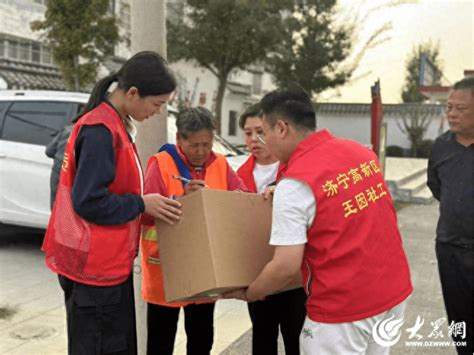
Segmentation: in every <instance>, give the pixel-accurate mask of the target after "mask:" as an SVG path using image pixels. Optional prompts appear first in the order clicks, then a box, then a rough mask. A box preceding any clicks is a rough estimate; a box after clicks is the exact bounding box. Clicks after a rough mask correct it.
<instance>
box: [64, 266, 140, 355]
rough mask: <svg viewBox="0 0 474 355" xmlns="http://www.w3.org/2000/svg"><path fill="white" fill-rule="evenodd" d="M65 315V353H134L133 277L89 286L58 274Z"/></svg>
mask: <svg viewBox="0 0 474 355" xmlns="http://www.w3.org/2000/svg"><path fill="white" fill-rule="evenodd" d="M59 284H60V285H61V288H62V289H63V291H64V299H65V303H66V315H67V336H68V354H70V355H94V354H95V355H100V354H115V355H135V354H137V333H136V323H135V298H134V294H133V277H132V275H130V277H129V279H128V280H127V281H125V282H124V283H122V284H120V285H116V286H103V287H99V286H90V285H85V284H82V283H79V282H75V281H72V280H70V279H68V278H67V277H64V276H61V275H59Z"/></svg>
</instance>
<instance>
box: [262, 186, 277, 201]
mask: <svg viewBox="0 0 474 355" xmlns="http://www.w3.org/2000/svg"><path fill="white" fill-rule="evenodd" d="M275 187H276V186H275V185H272V186H267V187H266V188H265V190H264V191H263V192H262V195H263V198H264V199H265V200H268V199H269V198H270V197H273V193H274V192H275Z"/></svg>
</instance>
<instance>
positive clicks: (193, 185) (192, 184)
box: [184, 180, 207, 195]
mask: <svg viewBox="0 0 474 355" xmlns="http://www.w3.org/2000/svg"><path fill="white" fill-rule="evenodd" d="M203 187H207V185H206V183H205V182H204V181H203V180H190V181H189V182H188V183H187V184H186V185H185V186H184V194H185V195H189V194H190V193H191V192H194V191H197V190H200V189H202V188H203Z"/></svg>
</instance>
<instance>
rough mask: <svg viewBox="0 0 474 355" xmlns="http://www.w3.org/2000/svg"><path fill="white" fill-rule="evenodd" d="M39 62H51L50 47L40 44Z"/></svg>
mask: <svg viewBox="0 0 474 355" xmlns="http://www.w3.org/2000/svg"><path fill="white" fill-rule="evenodd" d="M41 63H43V64H52V63H53V57H52V55H51V49H49V48H48V47H46V46H41Z"/></svg>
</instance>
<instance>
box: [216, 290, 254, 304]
mask: <svg viewBox="0 0 474 355" xmlns="http://www.w3.org/2000/svg"><path fill="white" fill-rule="evenodd" d="M245 291H247V289H246V288H240V289H238V290H234V291H229V292H224V293H223V294H222V295H221V298H224V299H229V298H235V299H238V300H242V301H246V302H248V301H247V298H246V297H245Z"/></svg>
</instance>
